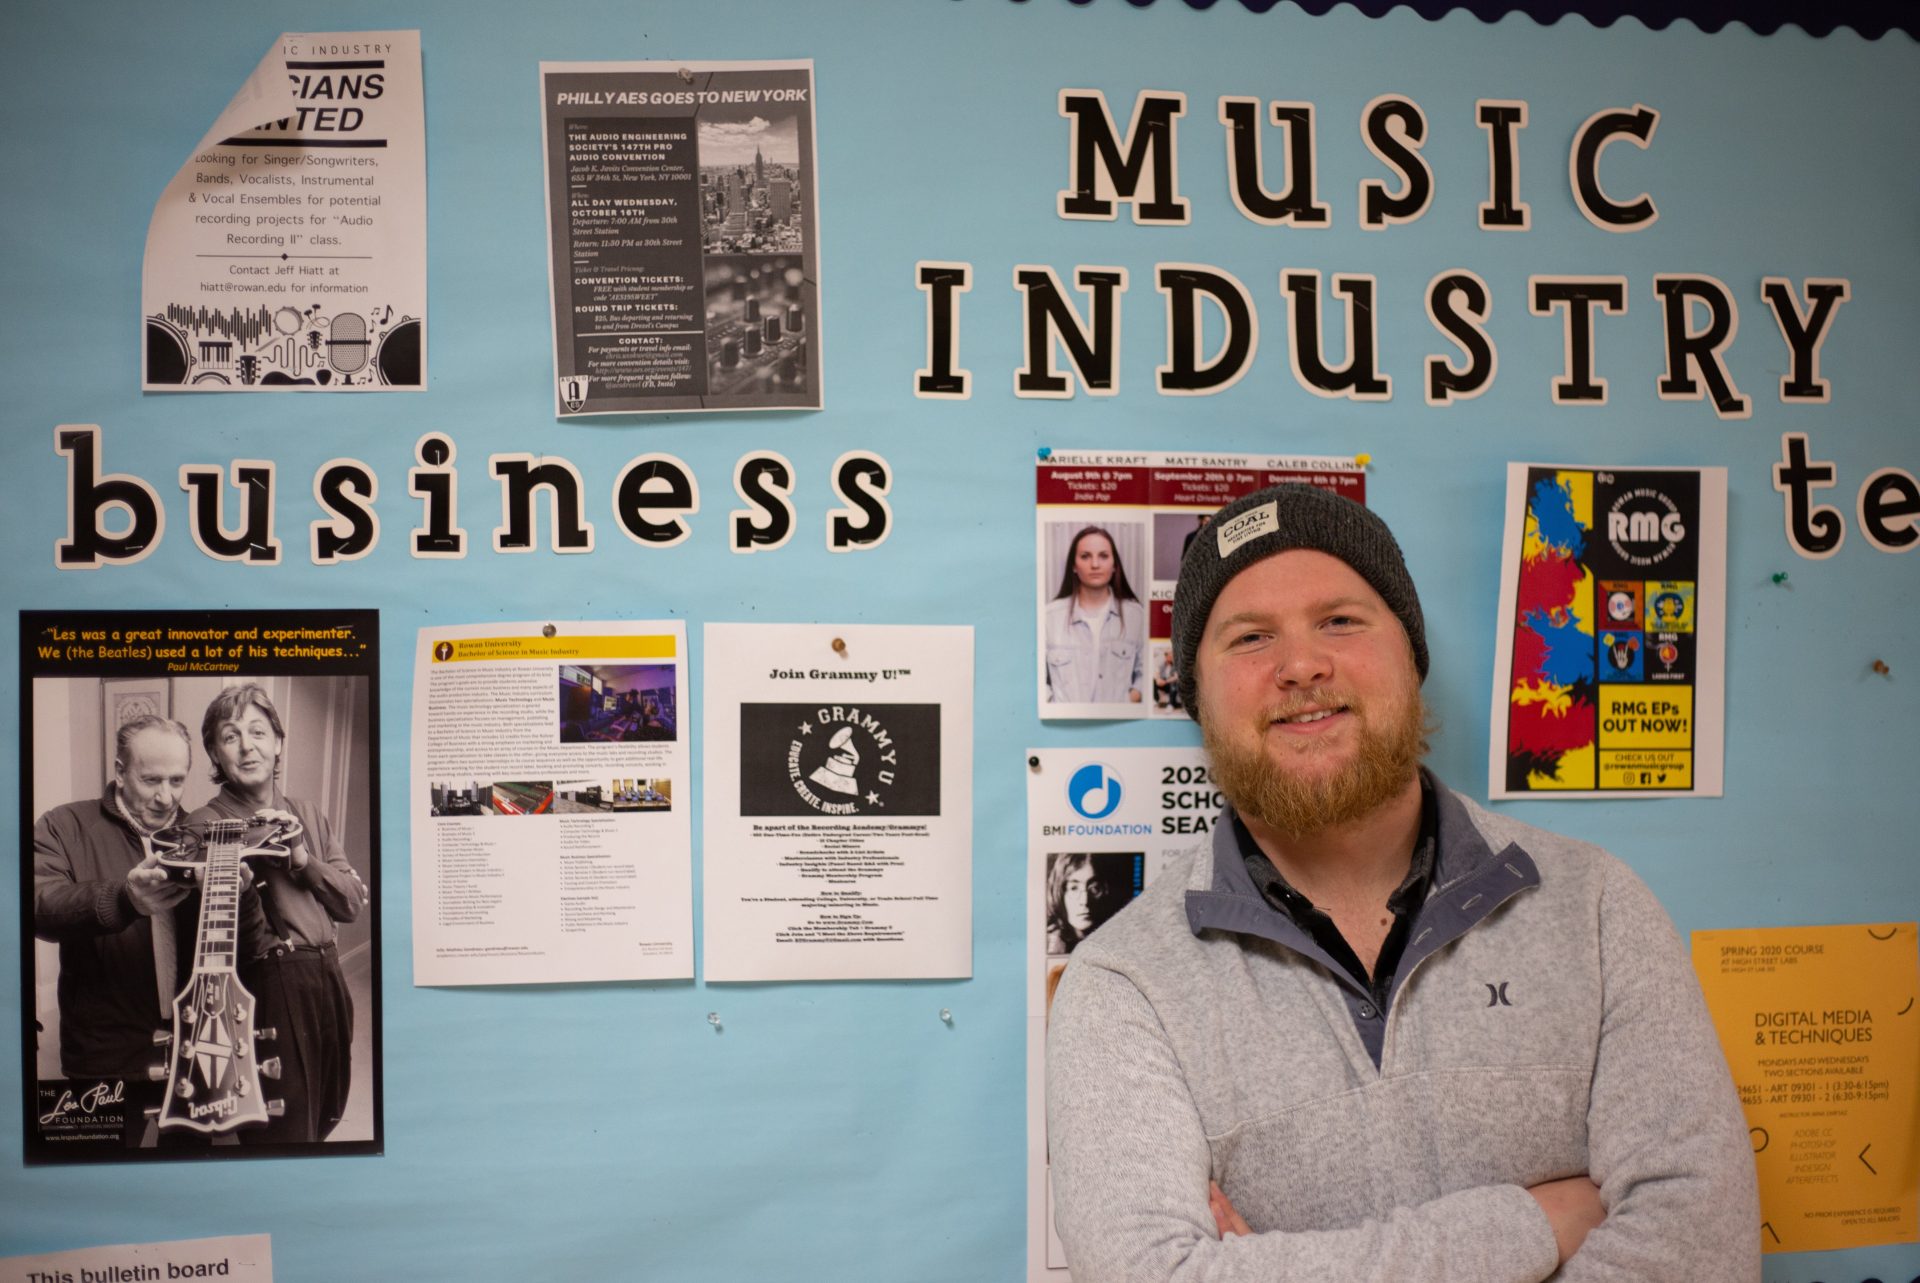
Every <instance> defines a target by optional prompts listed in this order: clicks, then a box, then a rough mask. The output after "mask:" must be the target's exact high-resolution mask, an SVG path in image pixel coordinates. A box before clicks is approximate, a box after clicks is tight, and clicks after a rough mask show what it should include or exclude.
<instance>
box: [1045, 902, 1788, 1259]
mask: <svg viewBox="0 0 1920 1283" xmlns="http://www.w3.org/2000/svg"><path fill="white" fill-rule="evenodd" d="M1598 932H1599V940H1598V947H1599V949H1600V951H1601V955H1602V961H1603V964H1604V968H1605V972H1604V974H1605V975H1606V986H1605V988H1606V992H1605V997H1604V1003H1603V1010H1602V1028H1601V1030H1600V1038H1599V1044H1598V1045H1599V1052H1598V1055H1597V1056H1596V1059H1595V1064H1594V1073H1593V1079H1592V1084H1591V1091H1590V1097H1589V1102H1590V1103H1589V1109H1588V1116H1587V1119H1586V1123H1587V1149H1588V1164H1589V1172H1588V1174H1587V1175H1586V1176H1576V1177H1572V1178H1570V1179H1568V1180H1564V1181H1555V1182H1551V1183H1549V1184H1547V1185H1541V1186H1536V1187H1534V1188H1532V1189H1525V1188H1522V1187H1521V1186H1518V1185H1488V1186H1480V1187H1475V1188H1468V1189H1462V1190H1456V1191H1453V1192H1451V1193H1448V1194H1444V1195H1442V1196H1440V1197H1437V1198H1434V1199H1431V1200H1429V1201H1426V1202H1420V1203H1413V1204H1408V1205H1403V1206H1400V1207H1396V1208H1393V1209H1392V1210H1391V1211H1390V1212H1389V1213H1387V1214H1386V1215H1384V1216H1378V1217H1372V1218H1366V1219H1358V1218H1357V1219H1355V1220H1354V1221H1352V1222H1350V1223H1347V1224H1343V1225H1337V1226H1330V1227H1328V1228H1324V1229H1313V1230H1308V1231H1300V1232H1283V1231H1268V1232H1265V1233H1254V1232H1252V1227H1251V1226H1249V1225H1248V1224H1247V1223H1246V1222H1245V1221H1244V1220H1243V1219H1241V1218H1240V1217H1239V1215H1238V1213H1237V1212H1236V1211H1234V1209H1233V1208H1232V1205H1231V1203H1229V1202H1228V1201H1227V1200H1226V1199H1225V1197H1224V1196H1223V1195H1218V1194H1217V1192H1216V1191H1215V1190H1214V1187H1213V1185H1212V1178H1213V1175H1214V1173H1213V1171H1212V1152H1211V1148H1210V1146H1209V1144H1208V1137H1207V1135H1206V1133H1205V1129H1204V1127H1203V1125H1202V1121H1201V1119H1200V1116H1199V1113H1198V1110H1197V1108H1196V1106H1195V1104H1194V1099H1193V1096H1192V1093H1191V1091H1190V1089H1189V1087H1188V1085H1187V1082H1186V1079H1185V1076H1184V1073H1183V1071H1182V1068H1181V1066H1180V1064H1179V1063H1178V1060H1177V1058H1176V1056H1175V1055H1174V1052H1173V1049H1172V1047H1171V1045H1170V1043H1169V1041H1168V1039H1167V1036H1166V1034H1165V1031H1164V1030H1163V1029H1162V1027H1161V1025H1160V1022H1159V1020H1158V1018H1157V1017H1156V1016H1155V1014H1154V1012H1153V1010H1152V1008H1151V1006H1150V1004H1149V1003H1148V1002H1147V1001H1146V999H1145V998H1144V997H1143V996H1142V995H1141V993H1140V992H1139V990H1138V988H1137V987H1135V985H1134V984H1133V982H1132V981H1131V980H1129V979H1128V978H1126V977H1125V976H1123V975H1121V974H1119V973H1118V972H1116V971H1113V970H1110V969H1106V968H1102V967H1100V966H1098V965H1090V963H1091V960H1090V959H1083V960H1080V961H1079V963H1078V964H1077V965H1072V966H1070V967H1069V968H1068V971H1067V975H1066V977H1065V979H1064V980H1063V981H1062V984H1061V988H1060V991H1059V995H1058V998H1057V1000H1056V1002H1055V1005H1054V1008H1053V1014H1052V1018H1051V1028H1050V1030H1049V1038H1048V1053H1047V1055H1048V1088H1049V1095H1048V1118H1049V1133H1050V1152H1051V1162H1052V1170H1053V1176H1054V1195H1055V1200H1056V1205H1057V1208H1058V1212H1057V1217H1056V1220H1057V1224H1058V1228H1059V1231H1060V1236H1061V1239H1062V1241H1063V1242H1064V1243H1065V1245H1066V1248H1067V1255H1068V1259H1069V1260H1070V1261H1071V1262H1072V1264H1073V1267H1074V1272H1075V1275H1076V1277H1078V1278H1083V1279H1088V1280H1100V1281H1101V1283H1106V1281H1107V1280H1125V1281H1127V1283H1149V1281H1153V1283H1159V1281H1161V1280H1181V1281H1182V1283H1188V1281H1192V1283H1239V1281H1241V1280H1245V1281H1246V1283H1254V1281H1255V1280H1259V1281H1261V1283H1288V1281H1290V1280H1296V1279H1297V1280H1308V1279H1316V1280H1317V1279H1325V1278H1341V1279H1354V1280H1373V1279H1377V1280H1381V1281H1382V1283H1385V1281H1386V1280H1394V1281H1395V1283H1420V1281H1423V1280H1431V1281H1432V1283H1453V1281H1454V1280H1458V1279H1463V1278H1471V1279H1475V1280H1487V1281H1489V1283H1504V1281H1508V1280H1511V1281H1512V1283H1537V1281H1538V1280H1541V1279H1545V1278H1547V1277H1549V1276H1552V1277H1553V1278H1554V1279H1555V1280H1556V1283H1603V1281H1604V1283H1629V1281H1631V1283H1656V1281H1661V1280H1667V1281H1672V1283H1680V1281H1683V1280H1684V1281H1685V1283H1702V1281H1704V1280H1727V1281H1729V1283H1731V1281H1733V1280H1740V1281H1742V1283H1747V1281H1750V1280H1752V1279H1753V1278H1756V1277H1758V1275H1759V1270H1760V1263H1759V1230H1758V1227H1759V1212H1758V1197H1757V1191H1756V1184H1755V1179H1754V1169H1753V1161H1752V1156H1751V1152H1750V1149H1749V1146H1748V1144H1747V1140H1746V1132H1745V1122H1744V1120H1743V1119H1742V1118H1741V1116H1740V1111H1739V1106H1738V1103H1737V1101H1736V1100H1735V1098H1734V1093H1733V1086H1732V1083H1731V1081H1730V1079H1729V1077H1728V1075H1727V1071H1726V1068H1725V1061H1724V1059H1723V1058H1722V1056H1721V1053H1720V1048H1719V1044H1718V1041H1717V1039H1716V1038H1715V1035H1714V1032H1713V1027H1712V1024H1711V1022H1710V1021H1709V1020H1708V1018H1707V1014H1706V1010H1705V1004H1704V1003H1703V1002H1702V1000H1701V998H1700V994H1699V989H1698V985H1697V983H1696V982H1695V981H1694V979H1693V976H1692V969H1691V966H1690V964H1689V963H1688V961H1687V959H1686V956H1685V953H1684V951H1683V950H1682V948H1681V946H1680V943H1679V941H1678V939H1677V937H1676V936H1675V934H1674V931H1673V928H1672V926H1671V925H1670V924H1669V922H1668V921H1667V918H1666V915H1665V913H1664V911H1662V910H1661V909H1660V908H1659V906H1658V904H1657V903H1655V902H1654V900H1653V897H1652V895H1651V894H1650V893H1649V892H1648V891H1647V889H1646V888H1645V887H1644V886H1643V885H1642V884H1641V883H1640V882H1639V880H1638V879H1637V878H1635V877H1634V876H1633V875H1632V874H1631V873H1630V872H1628V871H1627V870H1626V869H1625V866H1615V867H1614V868H1613V869H1611V870H1610V872H1609V874H1608V877H1607V881H1606V887H1605V891H1604V894H1603V896H1602V902H1601V907H1600V921H1599V923H1598Z"/></svg>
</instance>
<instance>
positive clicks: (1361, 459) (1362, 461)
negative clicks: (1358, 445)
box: [1353, 454, 1373, 468]
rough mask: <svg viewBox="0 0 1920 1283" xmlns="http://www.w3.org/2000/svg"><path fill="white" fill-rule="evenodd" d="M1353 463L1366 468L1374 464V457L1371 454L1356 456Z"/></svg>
mask: <svg viewBox="0 0 1920 1283" xmlns="http://www.w3.org/2000/svg"><path fill="white" fill-rule="evenodd" d="M1353 461H1354V462H1355V463H1357V464H1359V465H1360V466H1361V467H1363V468H1364V467H1366V466H1367V465H1368V464H1369V463H1372V462H1373V456H1372V455H1370V454H1356V455H1354V456H1353Z"/></svg>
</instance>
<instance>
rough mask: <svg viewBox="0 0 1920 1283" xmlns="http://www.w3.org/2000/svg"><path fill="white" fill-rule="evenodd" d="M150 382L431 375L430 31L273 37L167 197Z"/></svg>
mask: <svg viewBox="0 0 1920 1283" xmlns="http://www.w3.org/2000/svg"><path fill="white" fill-rule="evenodd" d="M140 297H141V303H140V306H141V314H142V317H143V324H142V329H143V334H142V339H141V352H142V365H141V369H142V374H141V387H142V389H143V390H145V391H148V392H390V391H416V392H417V391H420V390H421V389H423V388H424V387H425V386H426V335H425V333H424V327H425V325H426V316H427V150H426V130H425V117H424V115H423V108H422V100H421V83H420V33H419V32H417V31H343V32H327V33H320V34H296V33H291V32H290V33H288V34H286V35H283V36H281V37H280V38H279V39H278V40H277V41H275V42H274V45H273V48H271V49H269V50H268V51H267V54H266V56H265V57H264V58H262V59H261V60H260V64H259V66H257V67H256V68H255V69H254V72H253V74H252V75H251V76H249V77H248V78H247V80H246V82H245V83H244V84H242V85H241V87H240V90H239V92H238V93H236V94H235V95H234V98H233V101H232V102H230V103H229V104H228V105H227V109H226V110H225V111H224V112H222V113H221V114H220V117H219V118H218V119H217V120H216V121H214V124H213V127H212V128H211V129H209V130H208V131H207V133H206V135H205V136H204V137H203V138H202V139H201V140H200V145H199V146H198V147H196V148H194V150H193V153H192V154H191V155H190V156H189V157H188V159H187V162H186V163H185V164H184V165H182V166H181V167H180V171H179V172H178V173H176V174H175V175H174V176H173V181H172V182H170V183H168V184H167V187H166V190H165V191H164V192H162V193H161V196H160V200H159V201H158V203H156V204H155V205H154V208H153V220H152V222H150V223H149V224H148V226H147V252H146V262H145V267H144V270H143V274H142V281H141V295H140Z"/></svg>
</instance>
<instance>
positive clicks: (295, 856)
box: [253, 806, 313, 873]
mask: <svg viewBox="0 0 1920 1283" xmlns="http://www.w3.org/2000/svg"><path fill="white" fill-rule="evenodd" d="M253 818H254V819H256V820H265V821H267V822H268V823H272V824H287V825H292V826H294V827H296V828H297V827H299V824H300V817H299V816H297V815H295V814H294V813H293V812H292V811H276V810H274V809H273V808H272V807H270V806H263V807H261V808H260V809H259V810H257V811H255V812H254V813H253ZM287 855H288V859H287V868H288V870H289V871H291V872H294V873H298V872H300V870H302V869H304V868H306V867H307V861H308V860H311V859H312V858H313V856H312V854H311V853H310V852H309V851H308V850H307V844H306V841H305V840H304V839H302V838H295V839H294V840H293V845H292V846H290V847H288V848H287Z"/></svg>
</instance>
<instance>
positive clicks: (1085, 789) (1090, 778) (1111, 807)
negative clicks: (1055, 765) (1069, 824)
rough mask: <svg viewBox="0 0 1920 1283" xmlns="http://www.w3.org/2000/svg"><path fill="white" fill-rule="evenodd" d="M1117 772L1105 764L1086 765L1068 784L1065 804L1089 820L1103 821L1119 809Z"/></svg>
mask: <svg viewBox="0 0 1920 1283" xmlns="http://www.w3.org/2000/svg"><path fill="white" fill-rule="evenodd" d="M1120 793H1121V787H1120V772H1118V771H1116V770H1114V769H1113V768H1112V767H1111V766H1108V765H1107V764H1106V763H1105V762H1088V763H1087V764H1086V765H1085V766H1083V767H1081V768H1080V769H1079V770H1077V771H1075V772H1074V773H1073V775H1072V776H1071V777H1069V778H1068V780H1067V801H1068V803H1070V804H1071V805H1072V807H1073V809H1074V810H1076V811H1078V812H1079V813H1080V814H1081V815H1082V816H1084V817H1085V818H1086V819H1089V820H1104V819H1106V818H1107V817H1108V816H1109V815H1112V814H1113V813H1114V811H1115V810H1116V809H1117V808H1118V807H1119V805H1120Z"/></svg>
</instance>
